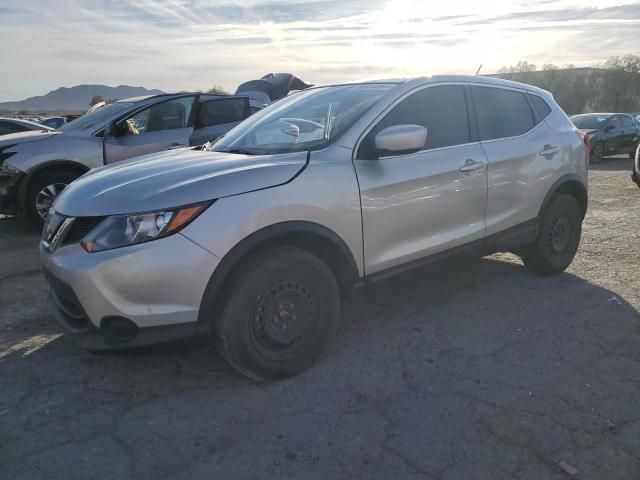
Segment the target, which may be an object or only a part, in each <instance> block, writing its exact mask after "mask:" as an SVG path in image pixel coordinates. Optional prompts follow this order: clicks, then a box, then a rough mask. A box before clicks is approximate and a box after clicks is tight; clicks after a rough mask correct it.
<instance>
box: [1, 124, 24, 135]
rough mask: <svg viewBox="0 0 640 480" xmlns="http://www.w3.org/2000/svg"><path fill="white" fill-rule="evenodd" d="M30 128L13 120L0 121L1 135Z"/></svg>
mask: <svg viewBox="0 0 640 480" xmlns="http://www.w3.org/2000/svg"><path fill="white" fill-rule="evenodd" d="M27 130H29V129H28V128H27V127H25V126H22V125H18V124H15V123H12V122H0V135H6V134H9V133H17V132H26V131H27Z"/></svg>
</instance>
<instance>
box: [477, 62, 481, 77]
mask: <svg viewBox="0 0 640 480" xmlns="http://www.w3.org/2000/svg"><path fill="white" fill-rule="evenodd" d="M480 70H482V64H480V66H479V67H478V71H477V72H476V77H477V76H478V74H479V73H480Z"/></svg>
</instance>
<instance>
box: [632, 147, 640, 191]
mask: <svg viewBox="0 0 640 480" xmlns="http://www.w3.org/2000/svg"><path fill="white" fill-rule="evenodd" d="M631 179H632V180H633V181H634V182H635V183H636V185H638V187H640V145H638V148H636V154H635V155H634V156H633V165H632V167H631Z"/></svg>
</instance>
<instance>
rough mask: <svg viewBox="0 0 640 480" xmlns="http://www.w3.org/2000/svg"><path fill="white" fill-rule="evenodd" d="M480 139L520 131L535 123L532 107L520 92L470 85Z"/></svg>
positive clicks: (501, 136)
mask: <svg viewBox="0 0 640 480" xmlns="http://www.w3.org/2000/svg"><path fill="white" fill-rule="evenodd" d="M471 91H472V94H473V102H474V105H475V109H476V118H477V120H478V131H479V134H480V140H495V139H499V138H509V137H516V136H519V135H523V134H525V133H527V132H528V131H529V130H531V129H532V128H533V127H534V126H535V121H534V118H533V111H532V110H531V107H530V106H529V102H528V101H527V98H526V97H525V94H524V93H523V92H519V91H516V90H507V89H504V88H495V87H479V86H472V87H471Z"/></svg>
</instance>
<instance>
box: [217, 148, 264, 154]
mask: <svg viewBox="0 0 640 480" xmlns="http://www.w3.org/2000/svg"><path fill="white" fill-rule="evenodd" d="M220 151H221V152H224V153H237V154H239V155H258V154H257V153H256V152H252V151H250V150H244V149H242V148H232V149H231V150H220Z"/></svg>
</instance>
